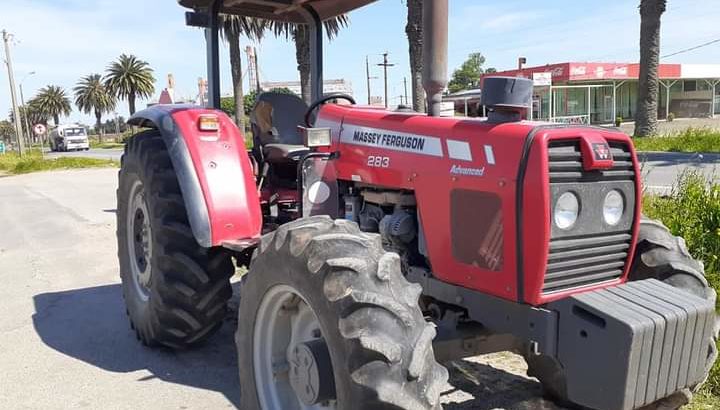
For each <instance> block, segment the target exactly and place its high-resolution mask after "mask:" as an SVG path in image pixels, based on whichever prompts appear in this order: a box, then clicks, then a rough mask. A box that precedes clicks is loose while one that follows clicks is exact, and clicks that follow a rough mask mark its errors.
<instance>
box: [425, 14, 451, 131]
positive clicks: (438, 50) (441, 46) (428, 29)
mask: <svg viewBox="0 0 720 410" xmlns="http://www.w3.org/2000/svg"><path fill="white" fill-rule="evenodd" d="M447 50H448V0H425V1H423V73H422V84H423V88H424V89H425V94H426V96H427V106H428V115H430V116H433V117H437V116H439V115H440V111H441V109H442V93H443V90H445V86H446V85H447Z"/></svg>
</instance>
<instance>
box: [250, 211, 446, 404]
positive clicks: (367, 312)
mask: <svg viewBox="0 0 720 410" xmlns="http://www.w3.org/2000/svg"><path fill="white" fill-rule="evenodd" d="M420 291H421V288H420V287H419V286H418V285H415V284H410V283H409V282H407V281H406V280H405V278H404V277H403V275H402V273H401V270H400V259H399V257H398V256H397V254H394V253H387V252H385V251H384V250H383V248H382V245H381V242H380V238H379V236H377V235H372V234H366V233H362V232H360V230H359V229H358V227H357V225H356V224H354V223H351V222H348V221H344V220H338V221H333V220H331V219H330V218H327V217H312V218H308V219H301V220H298V221H294V222H291V223H289V224H286V225H283V226H281V227H280V228H279V229H278V230H277V231H276V232H274V233H270V234H267V235H265V236H264V237H263V238H262V242H261V245H260V248H259V249H258V250H257V253H256V255H255V258H254V259H253V263H252V265H251V267H250V271H249V272H248V273H247V276H246V278H245V279H244V280H243V285H242V288H241V297H240V309H239V319H238V323H239V325H238V331H237V334H236V342H237V349H238V359H239V369H240V383H241V389H242V395H241V400H242V405H241V408H243V409H249V410H250V409H252V410H256V409H263V410H271V409H284V410H294V409H307V408H313V409H336V408H337V409H434V408H438V407H439V396H440V392H441V389H442V387H443V385H444V384H445V382H446V381H447V378H448V373H447V370H446V369H445V368H443V367H442V366H440V365H439V364H438V363H437V362H436V361H435V357H434V354H433V350H432V340H433V338H434V336H435V328H434V326H433V325H432V324H429V323H427V322H426V321H425V319H424V318H423V314H422V312H421V311H420V309H419V307H418V297H419V295H420Z"/></svg>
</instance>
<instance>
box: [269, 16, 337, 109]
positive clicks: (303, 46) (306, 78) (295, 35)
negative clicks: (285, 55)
mask: <svg viewBox="0 0 720 410" xmlns="http://www.w3.org/2000/svg"><path fill="white" fill-rule="evenodd" d="M270 24H272V27H273V31H274V32H275V35H285V37H286V38H292V39H293V41H294V42H295V59H296V61H297V65H298V71H299V72H300V90H301V94H302V99H303V100H305V102H306V103H308V104H310V103H311V102H312V101H311V99H312V97H311V94H312V93H311V91H310V67H311V65H310V27H308V26H307V25H306V24H295V23H287V22H272V23H270ZM349 24H350V18H348V16H347V15H345V14H343V15H340V16H337V17H334V18H331V19H328V20H325V21H324V22H323V25H324V26H325V33H326V34H327V37H328V39H329V40H332V39H333V38H335V37H336V36H337V35H338V33H339V32H340V29H341V28H344V27H347V26H348V25H349Z"/></svg>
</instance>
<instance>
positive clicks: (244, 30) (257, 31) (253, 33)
mask: <svg viewBox="0 0 720 410" xmlns="http://www.w3.org/2000/svg"><path fill="white" fill-rule="evenodd" d="M269 28H270V22H269V21H268V20H264V19H260V18H255V17H247V16H238V15H234V14H221V15H220V29H221V30H220V31H221V32H222V34H223V37H224V38H225V40H226V41H230V37H231V36H233V35H234V36H240V35H244V36H245V37H247V38H249V39H250V40H253V41H255V40H262V38H263V36H264V35H265V31H266V30H268V29H269Z"/></svg>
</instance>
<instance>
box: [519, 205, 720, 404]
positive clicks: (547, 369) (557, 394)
mask: <svg viewBox="0 0 720 410" xmlns="http://www.w3.org/2000/svg"><path fill="white" fill-rule="evenodd" d="M643 279H657V280H660V281H663V282H665V283H667V284H669V285H672V286H675V287H677V288H680V289H683V290H685V291H687V292H690V293H692V294H695V295H697V296H699V297H701V298H703V299H706V300H708V301H711V302H712V303H713V304H715V300H716V297H717V294H716V292H715V290H714V289H713V288H712V287H710V285H709V284H708V282H707V279H705V275H704V268H703V264H702V262H700V261H697V260H695V259H693V257H692V256H691V255H690V252H688V249H687V246H686V245H685V240H684V239H683V238H680V237H677V236H674V235H673V234H672V233H671V232H670V231H669V230H668V228H667V227H666V226H665V225H663V224H662V223H661V222H659V221H655V220H652V219H648V218H646V217H644V216H643V217H642V219H641V220H640V233H639V235H638V242H637V247H636V249H635V257H634V259H633V264H632V266H631V268H630V273H629V275H628V280H630V281H636V280H643ZM718 330H720V327H719V326H718V325H717V324H716V326H715V331H714V333H713V335H712V338H711V340H708V355H707V359H706V363H707V365H706V367H705V378H706V379H707V376H708V375H709V373H710V369H711V368H712V366H713V363H715V359H716V358H717V355H718V352H717V347H716V346H717V345H716V342H717V340H718ZM525 359H526V361H527V362H528V375H529V376H532V377H536V378H537V379H538V380H540V382H541V383H542V385H543V388H544V389H545V392H546V393H547V394H548V395H549V396H551V397H553V398H554V399H556V400H558V401H560V402H563V403H566V404H567V400H566V399H567V398H566V396H565V376H564V373H563V369H562V366H561V365H560V363H558V362H557V361H556V360H554V359H553V358H549V357H546V356H536V355H533V354H531V353H528V354H526V355H525ZM703 383H704V381H703ZM700 385H702V383H699V384H698V385H696V386H693V390H697V388H699V387H700ZM691 397H692V394H691V392H690V391H680V392H677V393H675V394H673V395H671V396H670V397H667V398H665V399H661V400H660V401H658V402H657V403H654V404H651V405H649V406H646V407H644V408H643V410H651V409H663V410H670V409H679V408H680V407H682V406H683V405H685V404H687V402H688V401H689V400H690V398H691Z"/></svg>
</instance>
